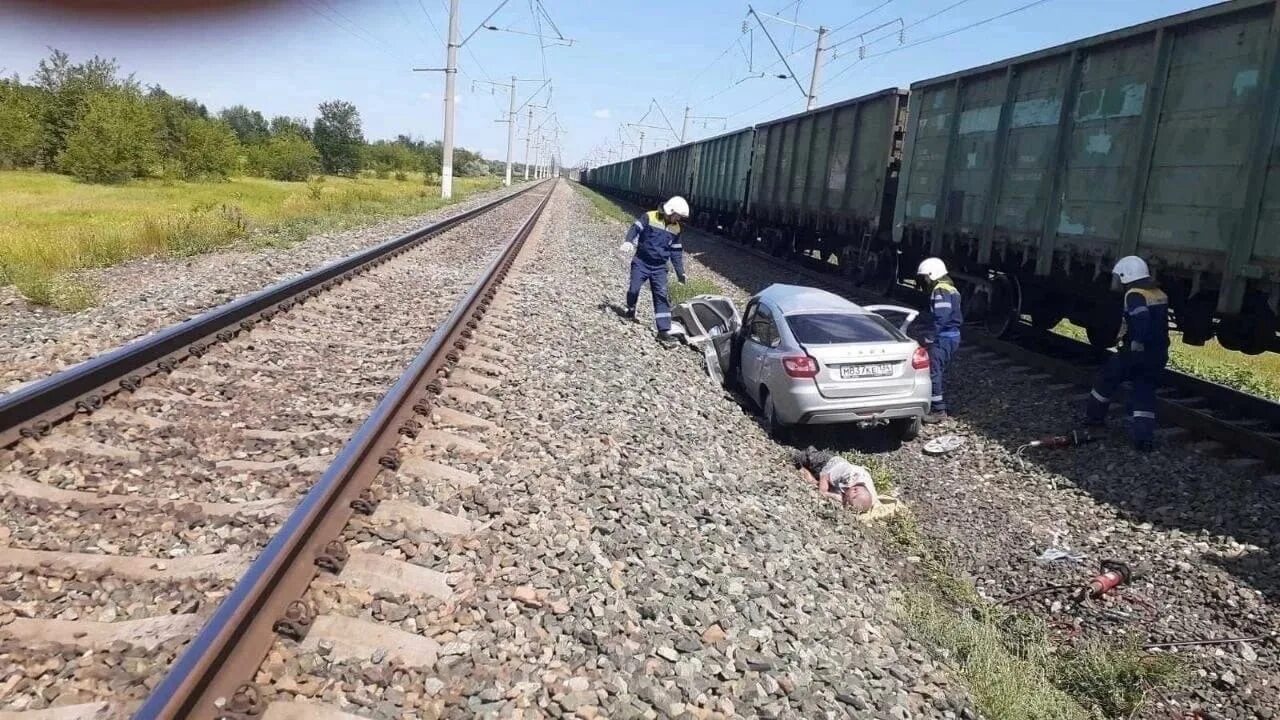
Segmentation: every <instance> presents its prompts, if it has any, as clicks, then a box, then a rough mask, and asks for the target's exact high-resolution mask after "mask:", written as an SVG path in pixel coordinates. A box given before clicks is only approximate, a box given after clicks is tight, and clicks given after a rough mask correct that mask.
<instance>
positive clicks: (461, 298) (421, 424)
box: [0, 183, 553, 719]
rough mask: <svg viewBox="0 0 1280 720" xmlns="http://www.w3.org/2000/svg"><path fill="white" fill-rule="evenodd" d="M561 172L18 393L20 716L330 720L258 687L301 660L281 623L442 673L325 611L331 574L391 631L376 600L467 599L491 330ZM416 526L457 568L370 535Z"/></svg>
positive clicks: (11, 538) (14, 462)
mask: <svg viewBox="0 0 1280 720" xmlns="http://www.w3.org/2000/svg"><path fill="white" fill-rule="evenodd" d="M552 187H553V183H543V184H540V185H538V186H534V187H532V188H530V189H529V190H527V191H524V192H522V193H518V194H516V195H512V196H508V197H506V198H503V199H501V200H498V201H495V202H494V203H490V204H488V205H485V206H482V207H479V208H476V209H475V210H472V211H469V212H466V213H462V214H461V215H459V216H456V217H454V218H451V219H449V220H446V221H444V222H441V223H437V224H435V225H432V226H429V227H427V228H424V229H422V230H420V231H418V232H415V233H412V234H410V235H407V236H404V237H402V238H397V239H396V240H393V241H390V242H388V243H385V244H384V245H381V246H379V247H377V248H374V249H371V250H369V251H366V252H363V253H360V254H358V255H355V256H352V257H350V258H347V259H345V260H343V261H339V262H338V263H335V264H334V265H331V266H328V267H325V268H321V269H319V270H317V271H314V272H312V273H309V274H307V275H305V276H302V277H300V278H297V279H294V280H290V281H287V282H284V283H281V284H279V285H276V286H273V287H271V288H268V289H267V290H264V291H262V292H259V293H257V294H255V295H252V296H249V297H246V298H243V299H241V300H238V301H235V302H233V303H230V304H228V305H225V306H222V307H220V308H217V309H215V310H213V311H210V312H209V313H206V314H205V315H202V316H200V317H198V318H195V319H193V320H191V321H188V322H185V323H181V324H179V325H176V326H174V327H172V328H169V329H168V330H165V331H162V332H160V333H157V334H156V335H154V336H150V337H147V338H144V339H142V340H139V341H136V342H134V343H132V344H130V345H127V346H125V347H123V348H121V349H119V350H116V351H113V352H111V353H108V354H106V355H104V356H101V357H99V358H96V359H94V360H91V361H89V362H86V363H84V364H82V365H80V366H76V367H74V368H71V369H69V370H67V371H65V372H63V373H59V374H58V375H55V376H52V377H50V378H47V379H45V380H43V381H40V382H37V383H34V384H32V385H29V386H27V387H24V388H23V389H21V390H19V391H18V392H15V393H13V394H10V395H7V396H4V397H2V398H0V440H3V446H0V455H2V456H3V460H2V461H0V485H2V486H3V487H4V489H5V497H4V500H3V505H0V520H3V522H2V523H0V535H2V537H0V569H3V570H4V571H5V573H6V574H5V575H4V576H3V578H2V579H0V596H2V597H3V598H4V600H5V601H6V603H5V605H4V606H2V607H3V609H0V613H3V614H2V615H0V668H4V670H3V674H0V718H9V717H11V716H12V717H24V718H25V717H30V718H39V719H47V718H72V717H75V718H83V717H93V718H99V717H101V718H108V717H110V718H115V717H126V716H128V714H130V713H134V712H135V711H136V715H134V717H139V718H178V717H182V718H187V717H191V718H215V717H226V718H245V717H255V718H256V717H260V716H265V717H275V718H287V717H307V718H318V717H328V715H326V712H327V711H326V710H325V709H323V708H318V707H314V706H302V705H295V704H293V703H288V702H284V703H276V704H274V705H270V706H268V705H266V704H264V703H266V699H265V698H266V697H267V695H265V694H262V693H260V692H259V691H258V690H257V686H254V685H251V684H246V683H251V682H252V681H253V680H254V679H255V678H258V679H264V678H266V679H270V678H272V677H273V676H277V675H282V674H283V670H282V668H281V667H279V663H277V662H275V661H273V658H274V657H276V656H277V655H278V653H277V651H276V650H273V642H275V641H276V639H277V638H278V637H285V638H288V639H287V640H286V641H284V642H285V643H286V646H287V648H288V650H289V651H290V652H294V651H296V650H297V649H298V648H311V649H313V650H314V651H315V652H316V653H318V655H317V656H318V657H323V658H324V659H325V661H326V662H340V661H343V660H348V659H352V658H364V659H366V660H367V659H369V658H374V659H378V660H379V661H380V662H381V658H379V657H378V656H379V655H381V656H388V655H390V656H391V657H393V658H395V659H397V661H399V662H403V663H406V664H407V666H414V663H418V664H419V665H420V664H422V663H424V662H426V661H428V660H430V662H429V663H427V664H428V665H430V664H431V663H434V661H435V658H436V657H437V656H438V655H439V654H440V650H441V649H440V648H439V646H438V644H437V643H436V642H435V641H433V640H431V639H430V638H426V637H423V636H421V635H416V634H414V633H413V632H407V631H405V630H404V629H403V627H392V626H391V624H389V623H384V624H381V625H380V624H378V623H376V622H371V621H364V620H360V619H358V618H356V617H354V616H353V615H352V614H342V613H334V612H328V613H324V612H319V610H318V608H329V609H330V610H332V609H333V608H332V605H333V602H332V593H333V592H334V591H333V589H332V587H328V586H326V588H327V589H316V588H311V585H312V582H311V581H312V580H313V578H314V577H315V576H316V575H317V573H322V574H325V575H326V576H328V577H329V580H330V581H332V582H331V584H332V585H333V587H338V588H345V589H346V590H347V591H350V592H353V593H354V595H350V594H349V595H348V596H347V600H348V601H349V602H355V603H356V604H357V605H361V606H363V607H364V613H365V614H366V615H368V614H370V612H371V611H370V610H369V607H370V606H372V607H373V608H375V609H374V610H373V611H372V615H373V616H374V617H377V616H379V615H383V617H382V619H383V620H386V619H387V618H386V617H385V614H384V613H382V612H381V611H380V610H378V608H385V607H386V606H387V605H389V603H385V604H384V603H383V601H382V600H381V599H375V598H374V596H375V595H376V596H377V598H382V597H384V596H385V595H386V594H387V593H401V592H411V593H413V594H415V595H425V596H427V597H429V598H432V599H434V601H435V602H444V601H446V599H447V598H448V597H449V595H450V593H451V592H452V590H451V588H450V579H449V578H448V577H447V576H446V574H445V572H444V570H443V569H436V568H432V567H430V565H432V564H433V563H436V564H440V565H441V567H442V568H447V567H448V563H449V553H448V551H447V547H448V542H447V539H448V538H450V537H453V536H457V535H459V534H462V533H465V532H467V531H468V530H469V529H470V528H471V522H470V521H468V520H467V519H466V518H465V517H464V514H463V511H464V510H465V508H464V507H462V506H460V505H459V504H458V502H457V501H456V495H457V493H456V489H457V487H458V486H465V485H468V484H471V485H473V484H474V483H475V482H476V480H475V477H474V475H472V474H470V473H469V472H468V471H467V468H468V467H471V466H470V465H469V464H468V463H469V462H472V461H474V458H476V457H480V456H482V455H483V453H482V452H480V451H479V450H478V448H480V447H481V446H480V445H479V442H478V441H477V440H476V439H474V438H468V437H466V436H465V433H467V432H471V433H477V432H479V433H481V434H483V433H485V432H488V431H490V430H492V428H491V424H490V423H488V422H487V421H485V420H484V419H482V418H480V417H478V416H477V415H476V414H474V413H481V414H482V413H483V408H484V406H485V404H486V403H487V402H489V400H488V398H486V397H485V395H484V394H483V393H484V392H485V391H486V390H488V389H490V388H492V387H493V386H494V385H496V384H497V383H498V380H497V379H496V378H497V377H498V376H500V375H501V373H502V367H501V362H502V360H503V357H504V356H503V353H502V344H501V342H500V341H496V340H493V339H492V338H493V335H495V334H501V333H502V330H501V329H495V328H493V327H489V326H490V325H494V326H499V325H500V323H485V324H484V325H483V326H482V325H480V320H481V318H483V317H484V315H485V313H486V310H487V309H489V308H490V307H492V306H494V300H495V297H496V293H497V286H498V284H499V283H500V282H501V281H502V279H503V278H504V277H505V276H506V274H507V273H508V272H509V271H510V268H511V266H512V263H513V262H514V261H515V260H516V257H517V255H518V254H519V252H520V249H521V248H522V247H523V245H524V243H525V240H526V238H528V237H529V234H530V233H531V232H532V230H533V228H534V226H535V224H536V222H537V220H538V218H539V216H540V215H541V212H542V210H543V208H544V207H545V206H546V204H547V202H548V200H549V198H550V191H549V189H550V188H552ZM513 227H514V228H518V229H517V230H515V231H514V232H513V231H512V228H513ZM477 277H478V278H479V280H476V278H477ZM450 308H452V309H450ZM480 327H484V328H485V330H484V334H485V335H486V336H487V339H486V337H481V336H480V332H479V331H478V328H480ZM405 367H407V369H406V370H405V371H404V372H403V373H400V372H398V369H399V368H405ZM388 387H389V388H390V389H387V388H388ZM402 440H403V441H404V443H405V445H403V446H401V447H397V445H398V443H399V442H400V441H402ZM433 452H434V453H436V457H437V459H439V460H447V459H448V458H453V459H454V460H456V461H455V462H452V463H451V464H445V463H444V462H437V461H435V460H432V459H430V458H429V457H428V455H430V454H431V453H433ZM375 478H376V479H377V481H378V482H377V483H376V484H375V483H374V480H375ZM446 498H453V499H454V501H453V505H454V507H455V508H456V510H457V511H458V512H457V513H456V514H451V513H449V512H447V511H444V510H441V509H439V508H440V506H441V504H442V502H444V500H445V499H446ZM353 516H354V519H353ZM389 528H390V529H389ZM408 534H412V536H413V537H414V538H415V539H416V540H417V541H419V542H418V543H417V544H415V545H414V550H416V549H417V548H420V547H426V546H427V545H428V544H430V542H431V541H432V540H435V541H438V548H437V551H436V552H437V554H438V557H437V556H436V555H431V554H428V555H427V556H425V559H424V556H422V555H419V556H418V558H417V560H418V562H416V563H415V562H410V560H412V559H413V554H406V553H403V552H398V551H391V550H387V548H379V547H375V545H378V544H379V543H383V544H385V543H388V542H391V541H388V540H387V538H391V537H394V538H395V539H397V540H400V541H403V540H404V538H405V537H406V535H408ZM393 544H394V543H393ZM401 544H403V542H402V543H401ZM387 547H391V545H388V546H387ZM349 548H353V549H349ZM380 549H381V552H380V551H379V550H380ZM410 552H413V551H410ZM387 553H390V554H391V555H396V556H397V557H394V558H393V557H388V555H387ZM437 561H438V562H437ZM317 585H323V583H317ZM309 588H311V589H310V590H309ZM326 593H328V594H326ZM353 597H354V598H355V600H352V598H353ZM320 598H329V600H328V601H326V600H322V599H320ZM354 614H356V615H358V614H359V612H354ZM399 619H403V618H399ZM362 623H363V624H362ZM269 653H271V654H270V655H269ZM263 658H267V663H266V664H265V665H264V664H262V660H263ZM260 666H261V669H260ZM294 669H295V670H296V666H294ZM263 673H265V675H262V674H263ZM260 675H261V677H259V676H260ZM48 708H55V709H48ZM11 713H12V715H11ZM339 716H340V715H334V717H339Z"/></svg>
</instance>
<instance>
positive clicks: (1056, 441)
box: [1013, 430, 1102, 463]
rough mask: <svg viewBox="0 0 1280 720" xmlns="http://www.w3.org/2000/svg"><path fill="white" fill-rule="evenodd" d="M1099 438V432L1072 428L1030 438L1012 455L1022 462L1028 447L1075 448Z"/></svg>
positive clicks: (1096, 440) (1100, 436)
mask: <svg viewBox="0 0 1280 720" xmlns="http://www.w3.org/2000/svg"><path fill="white" fill-rule="evenodd" d="M1101 439H1102V435H1101V434H1099V433H1096V432H1093V433H1091V432H1089V431H1088V430H1072V431H1071V432H1069V433H1067V434H1066V435H1046V436H1044V437H1042V438H1040V439H1038V440H1032V441H1031V442H1029V443H1025V444H1023V445H1020V446H1018V449H1017V450H1016V451H1014V453H1013V456H1014V457H1015V458H1017V459H1018V462H1019V463H1022V462H1023V457H1022V454H1023V453H1025V452H1026V451H1027V450H1028V449H1029V448H1035V447H1043V448H1054V449H1063V448H1075V447H1080V446H1082V445H1088V444H1089V443H1095V442H1098V441H1099V440H1101Z"/></svg>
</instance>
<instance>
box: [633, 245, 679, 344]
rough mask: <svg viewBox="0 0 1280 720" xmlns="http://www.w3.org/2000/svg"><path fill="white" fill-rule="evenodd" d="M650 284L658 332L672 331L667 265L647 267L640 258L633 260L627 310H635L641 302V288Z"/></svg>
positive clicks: (654, 320) (654, 318) (654, 319)
mask: <svg viewBox="0 0 1280 720" xmlns="http://www.w3.org/2000/svg"><path fill="white" fill-rule="evenodd" d="M646 282H648V283H649V292H650V294H652V295H653V324H654V325H655V326H656V327H657V328H658V332H667V331H668V330H670V329H671V302H670V301H669V300H667V265H666V263H663V264H662V265H661V266H656V267H655V266H653V265H647V264H645V263H644V262H642V261H641V260H640V259H639V258H633V259H632V260H631V283H630V284H629V285H628V286H627V309H628V310H635V309H636V303H637V302H638V301H639V300H640V288H641V287H642V286H643V285H644V284H645V283H646Z"/></svg>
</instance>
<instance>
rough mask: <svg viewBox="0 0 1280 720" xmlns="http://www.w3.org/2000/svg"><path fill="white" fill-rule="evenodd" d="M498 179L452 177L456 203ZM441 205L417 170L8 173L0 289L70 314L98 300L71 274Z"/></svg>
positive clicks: (2, 193)
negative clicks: (211, 178)
mask: <svg viewBox="0 0 1280 720" xmlns="http://www.w3.org/2000/svg"><path fill="white" fill-rule="evenodd" d="M499 184H500V180H499V179H498V178H458V179H457V180H456V181H455V183H454V200H455V201H456V200H460V199H463V198H465V197H467V196H468V195H471V194H473V193H476V192H479V191H482V190H488V189H491V188H494V187H497V186H498V185H499ZM444 204H446V203H445V201H443V200H441V199H440V189H439V187H438V186H429V185H424V184H423V182H422V178H421V176H420V175H419V176H418V177H416V178H413V177H412V176H411V179H407V180H377V179H371V178H359V179H350V178H337V177H326V178H323V179H322V180H321V179H317V180H313V181H311V182H307V183H300V182H278V181H274V180H265V179H262V178H250V177H243V178H234V179H232V180H230V181H227V182H208V183H188V182H168V181H161V180H148V181H139V182H133V183H129V184H127V185H118V186H104V185H88V184H84V183H80V182H76V181H75V180H72V179H71V178H69V177H67V176H64V175H55V174H52V173H41V172H29V171H5V172H0V285H6V284H11V285H13V286H15V287H16V288H17V289H18V290H19V291H20V292H21V293H22V294H23V295H24V296H26V297H27V298H28V299H30V300H32V301H33V302H36V303H41V304H49V305H54V306H57V307H61V308H64V309H70V310H73V309H78V308H81V307H84V306H87V305H90V304H92V303H93V301H94V288H91V287H87V286H85V285H84V284H83V281H81V280H78V279H76V278H75V277H74V276H72V275H71V273H74V271H76V270H83V269H87V268H98V267H107V266H110V265H115V264H117V263H120V262H124V261H126V260H130V259H133V258H137V257H143V256H149V255H170V256H183V255H193V254H197V253H202V252H208V251H211V250H215V249H218V248H222V247H226V246H228V245H232V244H236V243H244V244H248V245H256V246H273V245H274V246H278V245H289V244H292V243H295V242H299V241H301V240H303V239H305V238H306V236H307V235H308V234H311V233H314V232H318V231H324V230H334V229H342V228H347V227H353V226H356V225H360V224H365V223H369V222H373V221H376V220H378V219H380V218H387V217H395V216H404V215H413V214H417V213H422V212H426V211H428V210H431V209H434V208H437V207H440V206H442V205H444Z"/></svg>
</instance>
